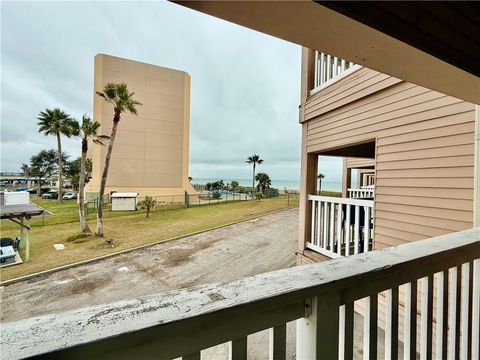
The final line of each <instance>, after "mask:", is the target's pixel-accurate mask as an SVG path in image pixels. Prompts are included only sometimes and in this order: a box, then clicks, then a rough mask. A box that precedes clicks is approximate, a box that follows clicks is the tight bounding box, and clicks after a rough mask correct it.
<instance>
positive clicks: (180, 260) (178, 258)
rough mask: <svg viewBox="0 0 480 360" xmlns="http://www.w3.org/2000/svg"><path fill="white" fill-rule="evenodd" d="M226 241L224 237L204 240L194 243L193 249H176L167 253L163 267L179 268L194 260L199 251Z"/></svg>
mask: <svg viewBox="0 0 480 360" xmlns="http://www.w3.org/2000/svg"><path fill="white" fill-rule="evenodd" d="M222 240H224V238H223V237H219V238H214V239H207V240H202V241H199V242H196V243H193V246H192V247H191V248H187V249H182V248H174V249H171V250H168V251H166V252H165V259H164V260H163V261H162V265H165V266H168V267H174V266H179V265H182V264H185V263H187V262H189V261H191V260H192V257H193V256H194V255H195V254H196V253H197V252H199V251H202V250H204V249H207V248H209V247H211V246H212V245H214V244H215V243H217V242H219V241H222Z"/></svg>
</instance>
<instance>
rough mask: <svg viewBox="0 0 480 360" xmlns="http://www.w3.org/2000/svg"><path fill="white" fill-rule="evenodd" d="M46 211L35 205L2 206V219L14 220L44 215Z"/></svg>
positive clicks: (0, 207)
mask: <svg viewBox="0 0 480 360" xmlns="http://www.w3.org/2000/svg"><path fill="white" fill-rule="evenodd" d="M44 211H45V210H44V209H43V208H41V207H39V206H37V205H35V204H20V205H2V206H0V219H2V220H3V219H14V218H19V217H30V216H35V215H42V214H43V213H44Z"/></svg>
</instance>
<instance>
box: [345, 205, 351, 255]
mask: <svg viewBox="0 0 480 360" xmlns="http://www.w3.org/2000/svg"><path fill="white" fill-rule="evenodd" d="M350 207H351V205H350V204H347V214H346V216H345V256H349V255H350Z"/></svg>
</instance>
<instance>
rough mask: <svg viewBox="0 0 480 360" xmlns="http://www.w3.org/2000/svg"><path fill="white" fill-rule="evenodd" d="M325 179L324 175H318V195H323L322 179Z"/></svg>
mask: <svg viewBox="0 0 480 360" xmlns="http://www.w3.org/2000/svg"><path fill="white" fill-rule="evenodd" d="M324 178H325V175H323V174H318V175H317V179H318V195H322V179H324Z"/></svg>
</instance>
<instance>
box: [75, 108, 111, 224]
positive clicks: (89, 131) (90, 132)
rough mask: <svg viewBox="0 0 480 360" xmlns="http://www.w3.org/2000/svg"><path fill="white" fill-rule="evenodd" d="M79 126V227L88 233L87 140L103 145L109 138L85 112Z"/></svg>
mask: <svg viewBox="0 0 480 360" xmlns="http://www.w3.org/2000/svg"><path fill="white" fill-rule="evenodd" d="M77 126H78V127H79V135H80V137H81V138H82V157H81V160H80V180H79V182H78V202H79V204H78V217H79V219H80V229H81V230H82V232H83V233H90V232H91V231H90V228H89V227H88V223H87V219H86V216H85V200H84V195H85V194H84V191H85V173H86V162H87V151H88V142H89V141H92V142H93V143H94V144H98V145H104V144H103V141H104V140H107V139H109V138H110V137H109V136H107V135H99V134H98V130H99V128H100V123H99V122H98V121H92V120H91V119H90V118H89V117H88V116H87V115H86V114H84V115H83V117H82V125H81V126H80V125H79V124H78V123H77Z"/></svg>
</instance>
